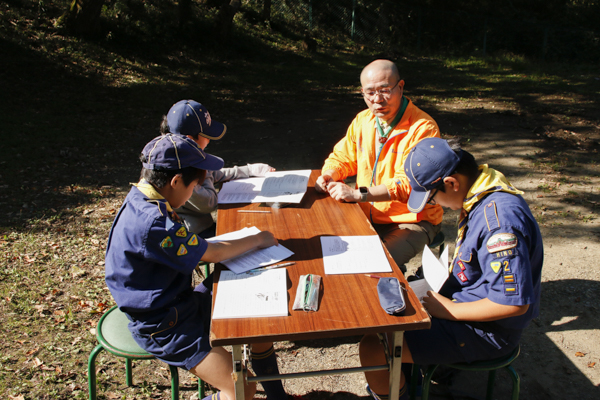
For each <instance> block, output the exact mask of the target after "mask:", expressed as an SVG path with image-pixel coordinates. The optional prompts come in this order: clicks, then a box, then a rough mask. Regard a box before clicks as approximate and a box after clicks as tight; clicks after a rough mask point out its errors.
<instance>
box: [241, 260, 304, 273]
mask: <svg viewBox="0 0 600 400" xmlns="http://www.w3.org/2000/svg"><path fill="white" fill-rule="evenodd" d="M294 264H296V263H295V262H287V263H283V264H275V265H269V266H266V267H261V268H255V269H252V270H250V271H249V272H257V271H265V270H267V269H273V268H279V267H289V266H290V265H294Z"/></svg>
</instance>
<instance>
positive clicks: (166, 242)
mask: <svg viewBox="0 0 600 400" xmlns="http://www.w3.org/2000/svg"><path fill="white" fill-rule="evenodd" d="M160 247H162V248H163V249H167V248H169V247H173V240H172V239H171V236H167V237H166V238H164V239H163V240H162V242H160Z"/></svg>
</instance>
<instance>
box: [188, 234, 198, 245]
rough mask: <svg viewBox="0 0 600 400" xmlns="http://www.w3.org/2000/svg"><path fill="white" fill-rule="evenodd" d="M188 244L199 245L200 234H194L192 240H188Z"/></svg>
mask: <svg viewBox="0 0 600 400" xmlns="http://www.w3.org/2000/svg"><path fill="white" fill-rule="evenodd" d="M187 244H188V245H189V246H198V236H196V235H195V234H194V235H192V236H191V237H190V240H188V242H187Z"/></svg>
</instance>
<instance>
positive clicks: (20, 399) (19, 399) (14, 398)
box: [8, 394, 25, 400]
mask: <svg viewBox="0 0 600 400" xmlns="http://www.w3.org/2000/svg"><path fill="white" fill-rule="evenodd" d="M8 398H9V399H11V400H25V397H23V395H22V394H20V395H18V396H11V395H10V394H9V395H8Z"/></svg>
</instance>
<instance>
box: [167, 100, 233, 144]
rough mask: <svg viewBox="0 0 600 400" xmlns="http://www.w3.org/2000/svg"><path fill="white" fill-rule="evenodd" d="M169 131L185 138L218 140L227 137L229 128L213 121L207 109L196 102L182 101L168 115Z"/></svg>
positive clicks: (174, 105)
mask: <svg viewBox="0 0 600 400" xmlns="http://www.w3.org/2000/svg"><path fill="white" fill-rule="evenodd" d="M167 122H168V124H169V131H170V132H171V133H177V134H179V135H184V136H188V135H190V136H192V137H196V136H198V135H200V136H203V137H205V138H207V139H210V140H218V139H221V138H222V137H223V135H225V132H227V127H226V126H225V125H223V124H222V123H220V122H217V121H213V120H212V118H210V114H209V112H208V110H207V109H206V107H204V106H203V105H202V104H200V103H198V102H197V101H194V100H181V101H178V102H177V103H175V104H173V106H172V107H171V109H170V110H169V113H168V114H167Z"/></svg>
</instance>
